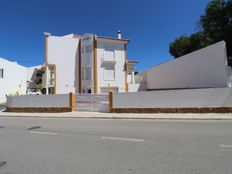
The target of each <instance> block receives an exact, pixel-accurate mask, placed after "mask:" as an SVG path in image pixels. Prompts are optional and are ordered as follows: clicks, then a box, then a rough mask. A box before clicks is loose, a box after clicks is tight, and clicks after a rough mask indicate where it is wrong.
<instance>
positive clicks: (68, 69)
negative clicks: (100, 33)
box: [48, 35, 79, 94]
mask: <svg viewBox="0 0 232 174" xmlns="http://www.w3.org/2000/svg"><path fill="white" fill-rule="evenodd" d="M78 44H79V39H78V38H76V37H74V36H73V35H67V36H63V37H57V36H49V37H48V63H49V64H56V93H57V94H65V93H69V92H74V93H75V92H76V91H78V81H76V80H78V78H76V77H78V71H76V70H78V69H77V68H76V67H78V62H77V61H78V58H77V57H78ZM75 79H76V80H75Z"/></svg>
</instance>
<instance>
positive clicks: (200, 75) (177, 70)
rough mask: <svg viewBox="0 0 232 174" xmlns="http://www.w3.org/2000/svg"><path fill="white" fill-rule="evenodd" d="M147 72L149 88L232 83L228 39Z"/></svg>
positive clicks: (221, 85) (226, 84)
mask: <svg viewBox="0 0 232 174" xmlns="http://www.w3.org/2000/svg"><path fill="white" fill-rule="evenodd" d="M145 73H146V82H147V89H174V88H207V87H226V86H228V81H229V75H228V72H227V55H226V45H225V42H224V41H222V42H219V43H216V44H214V45H211V46H209V47H206V48H203V49H201V50H199V51H196V52H193V53H190V54H187V55H185V56H183V57H180V58H178V59H175V60H173V61H170V62H168V63H164V64H162V65H159V66H156V67H154V68H152V69H150V70H148V71H146V72H145Z"/></svg>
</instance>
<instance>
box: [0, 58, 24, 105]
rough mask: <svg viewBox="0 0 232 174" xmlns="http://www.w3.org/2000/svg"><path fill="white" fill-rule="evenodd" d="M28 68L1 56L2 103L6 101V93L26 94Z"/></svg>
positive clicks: (0, 90) (0, 97)
mask: <svg viewBox="0 0 232 174" xmlns="http://www.w3.org/2000/svg"><path fill="white" fill-rule="evenodd" d="M26 88H27V68H26V67H24V66H21V65H19V64H18V63H17V62H12V61H9V60H6V59H3V58H0V103H3V102H5V101H6V95H22V94H26Z"/></svg>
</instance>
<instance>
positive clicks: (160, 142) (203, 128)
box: [0, 117, 232, 174]
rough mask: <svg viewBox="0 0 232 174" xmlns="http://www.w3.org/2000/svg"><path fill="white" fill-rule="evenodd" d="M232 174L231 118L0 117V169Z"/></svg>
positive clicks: (49, 173) (6, 173)
mask: <svg viewBox="0 0 232 174" xmlns="http://www.w3.org/2000/svg"><path fill="white" fill-rule="evenodd" d="M42 173H43V174H77V173H80V174H130V173H133V174H153V173H155V174H204V173H206V174H219V173H220V174H231V173H232V121H222V120H221V121H220V120H217V121H190V120H189V121H180V120H176V121H175V120H126V119H124V120H119V119H108V120H107V119H106V120H104V119H71V118H70V119H68V118H65V119H62V118H16V117H15V118H14V117H11V118H6V117H0V174H42Z"/></svg>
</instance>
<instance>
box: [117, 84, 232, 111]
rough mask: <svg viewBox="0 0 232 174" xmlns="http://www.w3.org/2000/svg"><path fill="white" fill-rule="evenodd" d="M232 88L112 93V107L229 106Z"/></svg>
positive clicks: (231, 101) (231, 102) (231, 99)
mask: <svg viewBox="0 0 232 174" xmlns="http://www.w3.org/2000/svg"><path fill="white" fill-rule="evenodd" d="M231 106H232V88H207V89H185V90H168V91H166V90H157V91H142V92H130V93H113V108H205V107H231Z"/></svg>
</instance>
